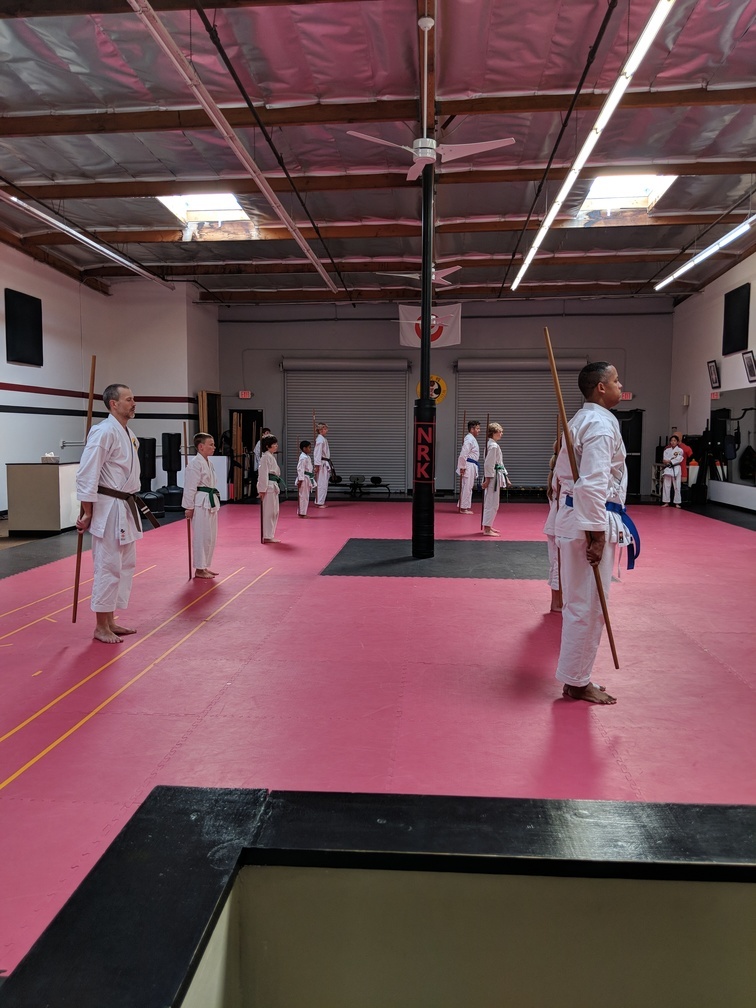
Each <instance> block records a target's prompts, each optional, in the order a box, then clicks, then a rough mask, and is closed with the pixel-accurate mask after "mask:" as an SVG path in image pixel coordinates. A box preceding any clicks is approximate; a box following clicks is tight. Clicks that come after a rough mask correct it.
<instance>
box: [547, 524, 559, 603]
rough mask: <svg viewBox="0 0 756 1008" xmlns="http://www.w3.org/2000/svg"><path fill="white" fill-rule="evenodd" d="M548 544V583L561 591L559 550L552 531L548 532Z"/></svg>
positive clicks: (554, 589) (555, 589) (552, 588)
mask: <svg viewBox="0 0 756 1008" xmlns="http://www.w3.org/2000/svg"><path fill="white" fill-rule="evenodd" d="M546 546H547V547H548V550H549V580H548V585H549V588H551V590H552V591H559V589H560V587H561V585H560V582H559V550H558V548H557V544H556V539H555V537H554V536H553V535H551V534H550V533H548V532H547V533H546Z"/></svg>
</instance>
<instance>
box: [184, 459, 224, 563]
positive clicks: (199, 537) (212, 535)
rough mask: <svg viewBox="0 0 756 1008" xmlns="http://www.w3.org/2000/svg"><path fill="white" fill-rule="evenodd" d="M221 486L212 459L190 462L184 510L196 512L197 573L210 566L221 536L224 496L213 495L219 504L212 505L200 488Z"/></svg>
mask: <svg viewBox="0 0 756 1008" xmlns="http://www.w3.org/2000/svg"><path fill="white" fill-rule="evenodd" d="M200 486H207V487H215V486H217V483H216V479H215V469H214V468H213V465H212V463H211V462H210V460H209V459H206V458H205V457H204V456H203V455H200V454H197V455H195V456H194V457H193V458H191V459H189V462H188V463H187V466H186V469H185V470H184V495H183V497H182V498H181V506H182V507H183V508H187V509H189V508H193V509H194V516H193V518H192V554H193V558H194V566H195V567H196V568H197V570H204V569H205V568H206V567H209V566H210V563H211V562H212V559H213V551H214V549H215V540H216V537H217V534H218V512H219V511H220V495H219V494H213V495H212V498H213V500H214V501H215V503H214V504H213V503H211V502H210V496H211V495H210V494H209V493H205V491H204V490H200V491H198V490H197V487H200Z"/></svg>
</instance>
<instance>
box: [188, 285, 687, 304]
mask: <svg viewBox="0 0 756 1008" xmlns="http://www.w3.org/2000/svg"><path fill="white" fill-rule="evenodd" d="M523 286H524V288H525V289H524V290H522V291H518V295H521V296H522V298H523V299H527V298H530V297H554V298H567V297H598V296H601V297H606V296H608V295H611V294H616V295H618V296H622V297H629V296H630V295H631V294H637V292H638V287H639V286H643V285H642V284H639V283H638V281H637V280H624V281H616V282H606V283H600V282H596V281H585V282H580V281H578V282H574V283H552V284H548V283H542V284H524V285H523ZM499 287H500V284H491V285H478V286H475V287H469V288H463V289H462V290H456V289H455V290H454V292H453V293H452V292H450V293H449V296H450V298H451V297H453V299H454V301H465V300H475V301H486V300H491V301H493V300H495V299H496V293H497V291H498V290H499ZM350 293H351V295H352V298H353V300H354V302H362V303H369V302H375V301H392V302H394V301H403V300H411V301H418V300H419V298H420V292H419V290H418V289H417V288H416V287H409V286H407V287H401V286H398V287H390V288H389V287H383V288H380V287H376V288H370V289H365V288H362V289H356V290H355V289H352V290H351V291H350ZM651 296H655V297H661V294H656V295H654V292H653V290H651V291H650V292H649V297H651ZM667 296H669V295H667ZM198 300H199V301H202V302H213V303H215V304H218V303H220V304H229V305H234V304H301V303H305V302H310V303H313V304H324V303H329V304H333V303H334V302H341V301H343V302H344V303H348V298H347V296H346V294H341V293H340V292H339V293H338V294H336V295H330V296H329V295H328V292H327V291H320V290H314V289H313V290H296V291H280V290H279V291H246V290H232V291H201V292H200V293H199V297H198ZM434 302H435V304H436V305H437V306H440V305H443V303H444V301H443V299H441V298H440V297H439V296H438V291H436V294H435V295H434Z"/></svg>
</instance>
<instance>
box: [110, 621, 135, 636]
mask: <svg viewBox="0 0 756 1008" xmlns="http://www.w3.org/2000/svg"><path fill="white" fill-rule="evenodd" d="M110 629H111V631H112V632H113V633H114V634H116V636H118V634H121V635H122V636H124V637H125V636H127V635H128V634H133V633H136V630H129V628H128V627H125V626H119V625H118V624H117V623H111V624H110Z"/></svg>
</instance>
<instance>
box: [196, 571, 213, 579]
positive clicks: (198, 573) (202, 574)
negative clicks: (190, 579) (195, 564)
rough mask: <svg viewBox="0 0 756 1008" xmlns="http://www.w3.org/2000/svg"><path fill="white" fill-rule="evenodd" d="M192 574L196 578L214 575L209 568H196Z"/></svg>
mask: <svg viewBox="0 0 756 1008" xmlns="http://www.w3.org/2000/svg"><path fill="white" fill-rule="evenodd" d="M194 576H195V577H196V578H211V577H214V576H215V575H214V574H213V573H212V571H209V570H196V571H195V572H194Z"/></svg>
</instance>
